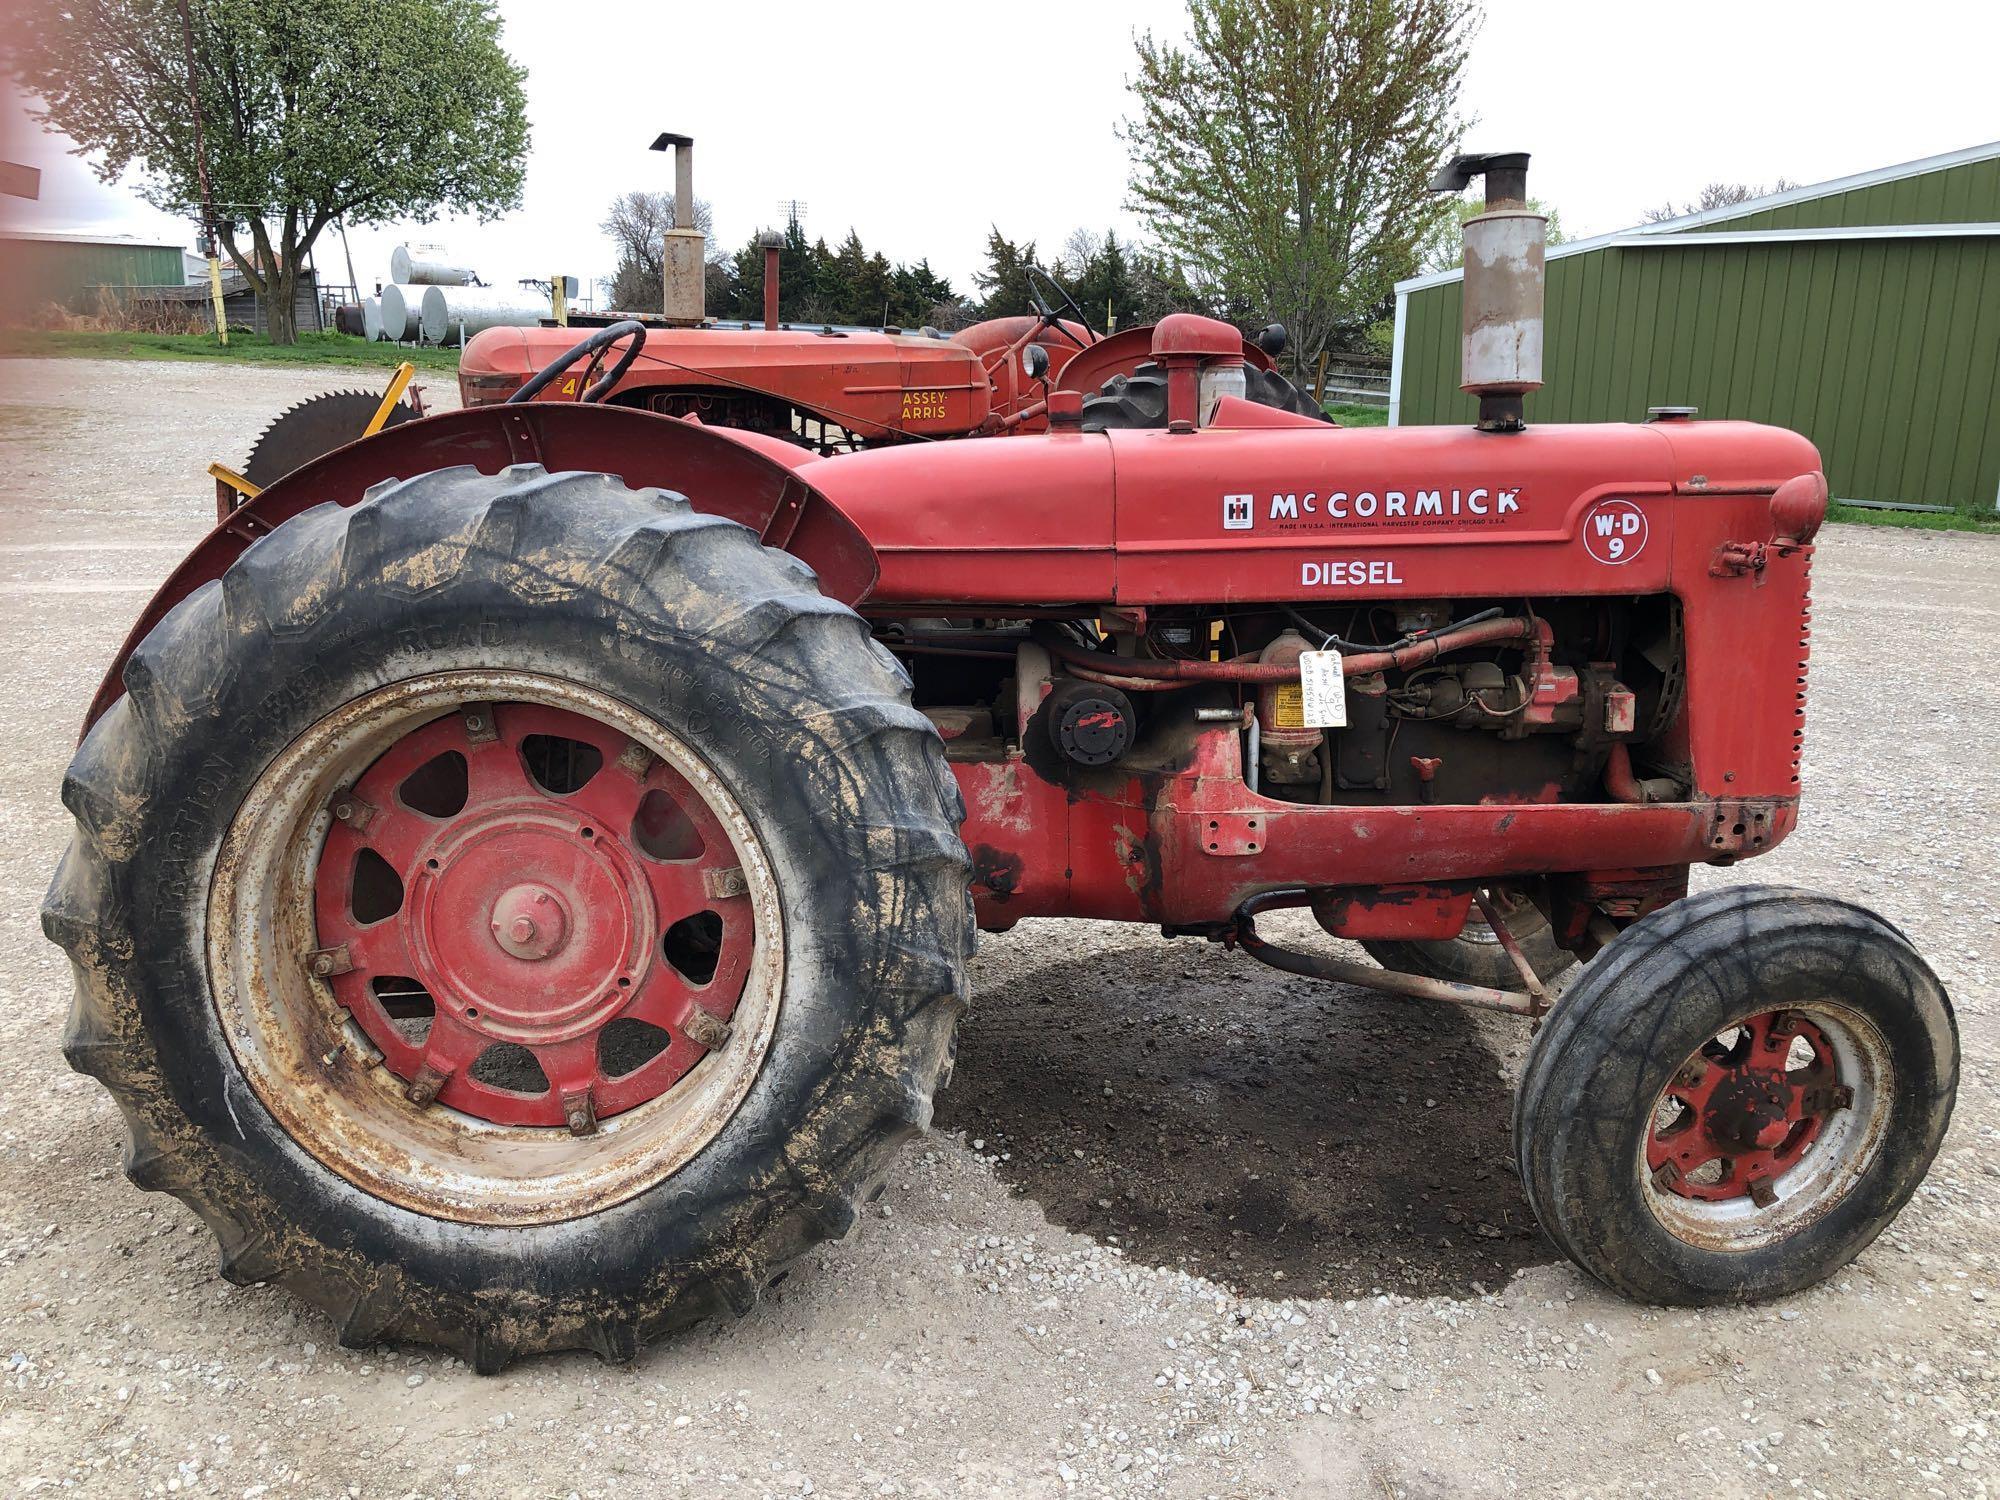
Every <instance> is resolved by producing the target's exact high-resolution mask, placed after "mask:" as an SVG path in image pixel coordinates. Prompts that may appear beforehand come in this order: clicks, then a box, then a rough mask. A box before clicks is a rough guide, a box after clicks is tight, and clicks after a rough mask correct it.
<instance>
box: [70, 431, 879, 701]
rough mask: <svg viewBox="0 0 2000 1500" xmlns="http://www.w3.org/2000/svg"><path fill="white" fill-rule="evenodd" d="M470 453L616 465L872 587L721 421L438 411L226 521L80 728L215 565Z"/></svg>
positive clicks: (842, 536) (339, 456) (337, 456)
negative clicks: (295, 524)
mask: <svg viewBox="0 0 2000 1500" xmlns="http://www.w3.org/2000/svg"><path fill="white" fill-rule="evenodd" d="M462 464H470V465H472V466H473V467H474V468H476V469H478V470H480V471H481V472H482V473H486V474H497V473H499V472H500V470H502V469H504V468H506V467H507V466H508V465H509V464H541V465H542V466H543V467H544V468H546V469H549V470H550V471H551V472H559V471H562V470H572V469H581V470H586V471H591V472H599V473H609V474H616V475H618V476H619V477H620V478H621V479H623V480H624V481H625V482H626V483H627V484H629V485H633V486H636V487H656V488H659V489H669V490H674V491H677V492H678V493H680V494H683V495H685V496H687V498H688V500H689V502H690V503H691V504H692V505H693V506H694V508H695V509H696V510H700V511H706V512H708V513H710V514H711V515H718V516H726V517H728V518H729V519H730V520H732V521H739V522H741V523H742V524H743V525H745V526H748V527H749V528H750V529H751V530H752V531H755V532H756V533H757V534H758V535H759V536H761V537H762V538H763V539H764V544H765V545H766V546H768V547H778V548H781V549H783V550H784V551H786V552H789V553H791V554H792V555H793V556H794V557H797V558H798V559H799V560H800V561H802V562H804V563H806V564H808V565H809V566H811V567H812V568H813V570H814V571H815V572H817V573H818V574H819V583H820V588H821V590H822V591H823V592H825V593H826V595H827V596H828V597H829V598H833V599H837V600H839V601H840V602H841V603H843V604H849V605H852V604H858V603H860V601H861V600H862V599H864V598H865V597H867V595H868V593H869V591H870V590H872V589H873V588H874V586H875V580H876V577H877V574H878V568H877V564H876V559H875V549H874V547H873V546H872V545H871V544H870V543H869V541H868V538H867V537H865V536H864V535H862V533H861V531H860V529H859V528H858V527H856V526H855V524H854V523H853V522H852V521H850V520H849V519H848V518H847V517H846V515H844V514H843V513H842V512H841V510H840V508H839V507H838V506H836V505H835V504H834V503H833V502H832V501H831V500H829V499H827V498H826V497H825V496H824V495H822V494H821V493H820V492H819V491H818V490H816V489H815V488H813V486H812V485H811V484H809V483H808V482H807V481H806V480H804V479H802V478H800V477H799V476H798V475H797V474H795V473H794V472H792V467H791V466H790V465H789V464H786V463H782V462H779V461H778V460H777V459H776V458H774V457H773V456H772V455H771V454H770V453H768V452H766V451H763V450H762V449H761V448H759V447H758V446H755V445H752V444H749V443H744V442H739V441H738V440H737V436H736V435H735V434H733V433H730V432H728V431H726V430H724V429H721V428H715V427H703V426H700V425H699V424H697V423H692V422H684V421H681V420H680V419H678V418H675V417H663V416H657V415H655V414H654V413H652V412H648V411H641V410H638V409H637V408H633V407H619V406H602V405H590V406H584V405H579V404H576V403H556V402H524V403H522V404H520V405H515V406H504V405H503V406H485V407H472V408H468V409H466V410H463V411H452V412H443V413H441V414H439V415H437V416H434V417H424V418H422V419H420V420H418V421H415V422H404V423H400V424H399V425H397V426H395V427H390V428H387V429H385V430H384V431H382V432H380V433H377V434H376V435H375V436H374V437H371V438H363V439H361V440H360V441H358V442H353V443H349V444H348V445H347V446H346V447H344V448H337V449H335V450H334V451H333V452H331V453H328V454H326V455H324V456H323V457H321V458H317V459H314V460H313V461H312V462H311V463H309V464H306V465H304V466H302V467H301V468H298V469H296V470H294V471H293V472H292V473H290V474H287V475H286V476H285V477H284V478H283V479H281V480H279V481H278V482H277V483H276V484H274V485H272V486H271V487H270V488H268V489H266V490H265V491H264V492H263V493H262V494H260V495H259V496H257V498H256V499H254V500H252V501H250V502H249V503H248V504H247V505H244V506H243V507H241V508H240V509H238V510H236V511H235V512H233V513H232V514H231V515H230V516H229V517H228V518H227V519H226V520H223V521H220V522H218V523H217V524H216V527H215V529H214V530H213V531H211V532H210V533H209V534H208V535H207V536H206V537H204V538H202V540H201V541H200V543H198V544H197V545H196V547H195V549H194V551H192V552H190V553H189V554H188V555H187V556H186V557H185V558H184V559H182V561H181V564H180V566H179V567H177V568H176V569H174V571H173V573H172V575H171V576H170V577H169V578H168V579H167V581H166V582H165V583H164V584H162V585H161V586H160V589H159V591H158V592H157V593H155V594H154V595H153V597H152V599H151V600H150V601H148V603H147V605H146V608H145V611H144V612H143V613H142V614H141V615H140V616H139V619H138V622H137V623H136V624H134V625H133V627H132V630H131V633H130V634H128V635H127V636H126V637H125V644H124V645H123V646H121V647H119V650H118V655H117V657H116V659H114V660H113V661H112V663H111V667H110V670H109V671H107V672H106V673H105V674H104V680H103V682H102V683H101V684H99V686H98V689H97V696H96V697H95V698H94V699H92V700H91V704H90V712H89V714H88V715H87V716H86V717H85V719H84V723H83V732H84V733H85V734H88V733H89V732H90V726H91V725H92V724H95V723H96V722H97V720H98V718H99V717H100V716H101V715H102V714H103V713H104V711H105V710H106V709H108V708H110V707H111V705H112V704H114V703H116V702H117V701H118V699H119V698H120V696H122V695H123V693H124V691H125V682H124V670H125V662H126V659H127V658H128V657H130V656H131V654H132V652H133V651H134V650H136V649H137V648H138V645H139V643H140V642H141V641H143V640H144V639H145V638H146V636H147V634H148V632H150V631H151V630H152V628H153V627H154V626H155V625H157V624H158V623H159V622H160V620H161V619H162V618H164V617H165V615H166V614H167V612H168V611H169V610H171V609H172V608H173V607H174V606H175V605H176V604H178V603H180V602H181V600H183V599H185V598H187V596H188V595H190V594H192V593H193V592H194V591H195V590H196V589H198V588H200V587H201V586H202V585H203V584H205V583H210V582H213V581H214V580H216V579H218V578H220V577H221V576H222V575H223V574H224V573H225V572H227V571H228V569H229V565H230V564H231V563H233V562H234V561H236V559H237V558H238V557H240V556H242V555H243V553H244V552H245V551H246V550H248V549H249V547H250V546H251V545H252V544H253V543H254V542H255V541H256V540H257V539H258V538H259V537H261V536H266V535H268V534H269V533H270V532H272V531H274V530H275V529H276V528H277V527H279V526H280V525H282V524H283V523H284V522H286V521H289V520H290V519H291V518H292V517H293V516H296V515H298V514H299V513H300V512H301V511H305V510H309V509H311V508H312V507H313V506H315V505H319V504H322V503H324V502H326V501H329V500H331V501H333V502H334V503H335V504H336V505H355V504H358V503H359V502H360V500H361V499H362V497H363V496H364V495H366V494H367V492H368V490H369V489H370V488H371V487H372V486H374V485H377V484H380V483H381V482H382V481H384V480H388V479H405V478H408V477H409V476H411V475H413V474H423V473H428V472H430V471H431V470H433V469H449V468H456V467H458V466H459V465H462Z"/></svg>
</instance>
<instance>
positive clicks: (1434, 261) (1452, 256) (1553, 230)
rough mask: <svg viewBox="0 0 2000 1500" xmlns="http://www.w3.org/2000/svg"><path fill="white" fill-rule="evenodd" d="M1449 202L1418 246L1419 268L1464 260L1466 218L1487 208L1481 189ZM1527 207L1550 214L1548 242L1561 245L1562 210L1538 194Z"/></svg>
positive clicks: (1442, 267)
mask: <svg viewBox="0 0 2000 1500" xmlns="http://www.w3.org/2000/svg"><path fill="white" fill-rule="evenodd" d="M1449 202H1450V207H1451V210H1452V211H1451V212H1450V213H1449V214H1439V215H1438V216H1437V222H1436V223H1435V224H1434V225H1433V226H1432V228H1431V232H1430V233H1429V234H1428V235H1427V236H1426V237H1425V239H1424V242H1423V244H1422V245H1421V246H1420V247H1419V248H1418V250H1417V269H1418V270H1420V271H1449V270H1452V269H1453V268H1454V267H1456V266H1457V265H1458V264H1459V263H1460V262H1461V261H1463V260H1464V258H1465V239H1464V230H1465V221H1466V220H1467V219H1473V218H1477V217H1478V216H1479V215H1480V214H1483V213H1485V212H1486V198H1485V196H1484V195H1483V194H1480V193H1471V194H1468V195H1467V196H1465V197H1463V198H1454V199H1451V200H1449ZM1528 207H1529V208H1531V209H1533V210H1534V211H1535V212H1536V213H1538V214H1542V215H1545V216H1546V217H1547V218H1548V221H1549V243H1550V244H1551V245H1560V244H1561V243H1562V242H1563V240H1564V239H1565V238H1566V236H1565V235H1564V234H1563V227H1562V213H1561V211H1560V210H1558V209H1556V208H1554V207H1552V206H1550V205H1549V204H1547V203H1544V202H1542V200H1541V199H1539V198H1530V199H1529V200H1528Z"/></svg>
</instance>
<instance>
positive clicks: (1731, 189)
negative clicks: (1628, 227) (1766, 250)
mask: <svg viewBox="0 0 2000 1500" xmlns="http://www.w3.org/2000/svg"><path fill="white" fill-rule="evenodd" d="M1797 186H1798V184H1797V183H1796V182H1793V181H1792V180H1791V179H1790V178H1787V177H1780V178H1779V179H1778V180H1777V181H1776V182H1774V183H1772V184H1771V186H1769V187H1752V186H1750V184H1749V183H1747V182H1711V183H1710V184H1709V185H1708V186H1707V187H1705V188H1703V189H1702V190H1701V196H1700V197H1699V198H1697V199H1695V201H1694V202H1692V203H1683V204H1681V205H1680V207H1678V208H1676V207H1675V206H1674V205H1673V202H1672V200H1669V201H1667V202H1665V203H1662V204H1661V205H1660V206H1659V207H1658V208H1649V209H1647V210H1646V222H1647V223H1648V224H1660V223H1664V222H1665V221H1666V220H1668V219H1680V218H1685V217H1687V216H1688V215H1689V214H1705V213H1708V212H1709V211H1710V210H1711V209H1717V208H1734V207H1735V206H1736V205H1737V204H1739V203H1748V202H1749V201H1750V200H1751V199H1752V198H1762V197H1764V196H1766V195H1767V194H1770V193H1784V192H1789V191H1790V190H1791V189H1793V188H1795V187H1797Z"/></svg>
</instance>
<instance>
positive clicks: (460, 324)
mask: <svg viewBox="0 0 2000 1500" xmlns="http://www.w3.org/2000/svg"><path fill="white" fill-rule="evenodd" d="M548 311H549V304H548V300H547V299H546V298H543V297H538V296H536V295H535V293H533V292H532V291H528V290H526V289H523V290H519V291H510V290H508V289H507V288H505V287H497V286H431V287H425V288H424V314H423V332H424V342H425V343H427V344H455V343H457V342H458V340H459V335H460V332H461V330H462V331H463V333H464V336H465V337H466V338H471V337H472V335H474V334H475V333H481V332H484V331H485V330H486V329H488V328H533V327H534V326H536V324H538V323H540V322H541V320H542V319H543V318H545V317H547V316H548Z"/></svg>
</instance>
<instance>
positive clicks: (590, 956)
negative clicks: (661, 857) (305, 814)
mask: <svg viewBox="0 0 2000 1500" xmlns="http://www.w3.org/2000/svg"><path fill="white" fill-rule="evenodd" d="M599 774H602V773H601V772H600V773H599ZM467 811H468V813H469V812H470V811H471V810H470V808H468V809H467ZM455 823H463V825H464V826H463V827H458V826H453V827H450V828H448V829H446V830H445V831H444V832H442V833H440V834H439V835H438V836H437V837H436V838H435V839H434V841H433V842H432V843H430V844H428V845H426V846H425V848H424V851H423V853H424V857H423V861H422V868H421V872H420V873H419V874H418V875H417V877H416V881H415V884H414V886H413V887H412V888H411V891H410V895H409V898H408V900H407V901H406V903H405V910H406V911H407V912H408V913H409V918H408V920H409V922H410V925H411V927H412V933H411V936H412V938H413V943H412V947H413V949H414V953H415V957H416V959H417V968H418V973H417V976H416V977H417V978H418V980H419V981H420V982H421V983H422V984H423V986H424V988H425V989H426V990H428V991H429V992H430V994H431V996H432V998H433V999H434V1000H436V1001H437V1003H438V1004H440V1005H449V1006H450V1007H451V1008H452V1009H453V1010H454V1011H456V1012H457V1013H458V1014H459V1015H460V1016H461V1017H462V1018H463V1019H464V1020H465V1022H466V1023H467V1024H468V1025H469V1026H470V1027H471V1028H472V1029H473V1030H474V1031H477V1032H479V1033H481V1034H483V1035H485V1036H487V1037H489V1038H490V1039H491V1040H493V1041H495V1042H513V1043H517V1044H522V1045H530V1044H532V1043H534V1042H537V1041H551V1042H553V1041H559V1040H562V1039H565V1038H571V1037H576V1036H579V1035H582V1034H583V1033H585V1032H588V1031H591V1030H593V1029H595V1028H597V1027H600V1026H602V1025H603V1024H604V1023H605V1022H607V1021H609V1020H610V1019H611V1017H612V1015H613V1014H615V1013H616V1012H617V1011H618V1010H619V1009H621V1008H622V1007H623V1005H624V1003H625V1001H626V999H627V998H628V995H629V992H630V991H631V989H632V987H633V986H634V985H635V984H638V983H640V982H641V981H642V980H643V979H644V977H645V975H646V971H647V969H648V968H649V967H650V962H651V950H652V947H653V937H654V934H655V933H656V931H657V930H658V922H657V920H656V916H655V909H654V902H653V900H652V897H651V893H650V891H649V890H648V888H647V884H646V879H645V874H644V872H643V871H642V870H641V869H639V868H638V866H637V864H636V861H635V860H634V859H633V858H632V856H631V855H630V853H629V852H628V851H627V850H626V849H625V848H624V847H623V846H622V845H621V844H620V842H619V841H618V840H616V839H614V838H609V837H602V836H600V835H599V832H598V830H597V828H596V827H595V826H594V824H593V823H591V822H590V820H589V819H588V817H587V816H582V817H579V816H576V815H574V814H573V813H571V812H570V811H569V810H567V809H550V808H548V807H547V805H546V803H544V804H541V805H537V804H533V803H524V802H515V801H508V802H502V803H498V804H496V805H494V806H492V807H491V808H488V809H485V810H483V811H481V812H480V813H478V814H476V815H473V816H470V817H466V816H463V815H462V816H461V818H460V819H458V820H455ZM530 872H532V874H533V876H534V877H535V878H532V879H528V880H523V879H522V878H521V877H522V875H524V874H528V873H530ZM621 981H622V983H621Z"/></svg>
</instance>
